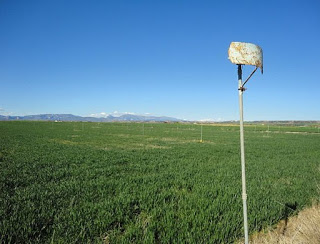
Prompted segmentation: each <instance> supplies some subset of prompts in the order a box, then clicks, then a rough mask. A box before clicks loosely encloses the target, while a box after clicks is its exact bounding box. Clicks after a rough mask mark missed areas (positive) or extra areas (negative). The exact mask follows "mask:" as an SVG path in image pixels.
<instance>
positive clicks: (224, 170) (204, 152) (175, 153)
mask: <svg viewBox="0 0 320 244" xmlns="http://www.w3.org/2000/svg"><path fill="white" fill-rule="evenodd" d="M292 132H295V133H292ZM199 141H200V125H194V124H159V123H145V124H142V123H82V122H61V123H54V122H18V121H17V122H0V172H1V178H0V242H1V243H16V242H20V243H25V242H30V243H49V242H53V243H56V242H61V243H74V242H80V243H82V242H85V243H88V242H105V243H129V242H134V243H233V242H234V241H235V240H238V239H239V238H241V237H242V235H243V227H242V200H241V167H240V156H239V154H240V150H239V127H238V126H225V125H224V126H210V125H204V126H203V141H204V142H203V143H200V142H199ZM245 144H246V161H247V162H246V163H247V191H248V215H249V216H248V217H249V228H250V232H251V233H252V232H255V231H259V230H261V229H263V228H265V227H266V226H270V225H273V224H276V223H277V222H278V221H279V220H281V219H283V218H286V217H287V216H288V215H293V214H295V213H297V211H299V210H301V209H302V208H304V207H306V206H310V205H311V203H312V201H315V200H316V201H317V200H319V192H318V187H319V182H320V133H318V129H317V128H316V127H287V126H280V127H279V126H276V125H272V126H270V127H269V131H267V126H266V125H251V126H246V128H245Z"/></svg>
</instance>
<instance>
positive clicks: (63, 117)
mask: <svg viewBox="0 0 320 244" xmlns="http://www.w3.org/2000/svg"><path fill="white" fill-rule="evenodd" d="M0 120H2V121H8V120H37V121H86V122H114V121H123V122H125V121H127V122H130V121H131V122H139V121H146V122H151V121H154V122H166V121H168V122H181V121H184V120H181V119H177V118H172V117H166V116H160V117H158V116H144V115H135V114H123V115H121V116H112V115H108V116H106V117H103V118H102V117H101V118H99V117H82V116H77V115H73V114H38V115H26V116H4V115H0Z"/></svg>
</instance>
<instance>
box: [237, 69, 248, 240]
mask: <svg viewBox="0 0 320 244" xmlns="http://www.w3.org/2000/svg"><path fill="white" fill-rule="evenodd" d="M238 80H239V109H240V149H241V172H242V203H243V226H244V239H245V244H248V243H249V235H248V214H247V190H246V166H245V155H244V130H243V91H244V89H243V87H242V69H241V64H238Z"/></svg>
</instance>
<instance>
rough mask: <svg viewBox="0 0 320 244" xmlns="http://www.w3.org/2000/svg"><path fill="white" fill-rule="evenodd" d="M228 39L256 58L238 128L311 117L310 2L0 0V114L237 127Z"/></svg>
mask: <svg viewBox="0 0 320 244" xmlns="http://www.w3.org/2000/svg"><path fill="white" fill-rule="evenodd" d="M231 41H243V42H252V43H255V44H258V45H260V46H261V47H262V49H263V51H264V74H263V75H261V73H260V72H259V73H258V72H257V73H256V74H255V75H254V76H253V78H252V80H250V81H249V82H248V86H247V87H248V90H247V91H246V92H245V94H244V95H245V98H244V103H245V104H244V105H245V120H320V1H318V0H314V1H309V0H304V1H294V0H293V1H257V0H256V1H197V0H194V1H188V0H185V1H182V0H181V1H175V0H161V1H160V0H158V1H150V0H149V1H142V0H141V1H140V0H136V1H131V0H128V1H121V0H116V1H109V0H106V1H89V0H88V1H80V0H76V1H69V0H68V1H59V0H51V1H46V0H39V1H33V0H30V1H25V0H20V1H18V0H17V1H15V0H2V1H0V84H1V88H0V89H1V90H0V91H1V97H0V114H12V115H26V114H40V113H72V114H75V115H82V116H84V115H90V114H93V113H101V112H106V113H111V112H113V111H120V112H134V113H137V114H145V113H151V114H153V115H167V116H173V117H178V118H182V119H199V120H200V119H209V118H210V119H216V120H217V119H222V120H237V119H238V117H239V113H238V91H237V68H236V65H233V64H231V63H230V61H229V60H228V58H227V56H228V53H227V51H228V47H229V44H230V42H231ZM252 69H253V67H250V66H245V67H244V70H245V72H244V76H245V75H247V74H249V73H250V72H251V70H252Z"/></svg>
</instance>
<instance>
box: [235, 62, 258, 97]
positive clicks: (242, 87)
mask: <svg viewBox="0 0 320 244" xmlns="http://www.w3.org/2000/svg"><path fill="white" fill-rule="evenodd" d="M257 69H258V67H256V68H255V69H254V70H253V71H252V73H251V74H250V75H249V77H248V78H247V79H246V81H245V82H243V84H242V86H241V87H240V88H239V89H238V90H240V91H242V92H244V91H245V90H247V88H245V87H244V85H245V84H246V83H247V82H248V80H249V79H250V78H251V77H252V75H253V74H254V72H256V70H257ZM238 72H240V73H241V75H242V70H241V65H240V71H238Z"/></svg>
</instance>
